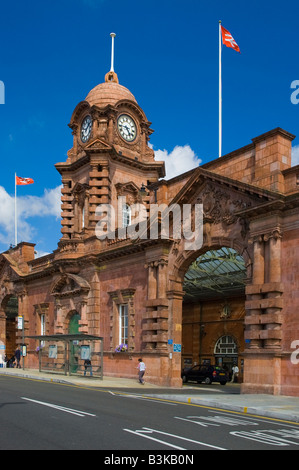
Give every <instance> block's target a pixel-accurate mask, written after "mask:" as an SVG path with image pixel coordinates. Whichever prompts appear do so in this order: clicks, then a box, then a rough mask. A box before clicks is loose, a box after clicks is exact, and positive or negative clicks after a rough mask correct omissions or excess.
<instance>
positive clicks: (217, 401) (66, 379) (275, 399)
mask: <svg viewBox="0 0 299 470" xmlns="http://www.w3.org/2000/svg"><path fill="white" fill-rule="evenodd" d="M1 375H8V376H12V377H22V378H28V379H35V380H41V381H48V382H52V383H61V384H68V385H74V386H79V387H87V388H93V389H108V390H109V391H110V390H115V389H117V390H119V391H123V392H124V393H126V390H127V391H128V392H129V390H130V393H134V394H136V395H139V396H140V395H141V396H143V397H147V398H158V399H164V400H172V401H176V402H181V403H189V404H194V405H201V406H206V407H212V408H218V409H222V410H229V411H236V412H241V413H244V414H247V415H256V416H262V417H267V418H275V419H281V420H287V421H292V422H295V423H299V397H287V396H274V395H261V394H259V395H255V394H236V393H231V394H228V393H222V392H219V393H210V394H209V393H207V391H206V390H205V391H203V389H197V388H195V387H192V388H189V389H187V388H185V387H184V388H182V389H173V388H169V387H161V386H159V385H153V384H149V383H146V384H145V386H142V385H141V384H139V383H138V380H137V378H136V380H135V379H128V378H119V377H106V376H104V378H103V380H100V379H99V378H96V377H90V376H87V377H77V376H73V375H72V376H65V375H58V374H54V373H46V372H39V371H38V370H33V369H27V370H23V369H2V368H0V376H1ZM132 391H133V392H132ZM218 391H219V390H218Z"/></svg>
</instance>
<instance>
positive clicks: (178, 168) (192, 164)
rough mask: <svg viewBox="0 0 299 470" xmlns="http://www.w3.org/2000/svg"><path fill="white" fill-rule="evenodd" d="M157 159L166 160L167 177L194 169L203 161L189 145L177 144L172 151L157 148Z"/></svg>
mask: <svg viewBox="0 0 299 470" xmlns="http://www.w3.org/2000/svg"><path fill="white" fill-rule="evenodd" d="M155 160H157V161H165V167H166V179H170V178H173V177H174V176H178V175H180V174H182V173H185V172H186V171H189V170H192V169H193V168H196V167H198V165H199V164H200V163H201V160H200V159H199V158H198V157H197V155H195V153H194V151H193V150H192V149H191V147H190V146H189V145H184V146H183V147H182V146H179V145H177V146H176V147H175V148H174V149H173V151H172V152H170V153H168V151H167V150H156V151H155Z"/></svg>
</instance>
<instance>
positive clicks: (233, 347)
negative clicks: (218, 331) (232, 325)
mask: <svg viewBox="0 0 299 470" xmlns="http://www.w3.org/2000/svg"><path fill="white" fill-rule="evenodd" d="M214 356H215V363H216V365H217V366H219V367H223V368H224V369H226V370H227V371H228V372H229V373H230V374H231V373H232V368H233V366H234V365H235V364H238V362H239V361H238V359H239V357H238V345H237V342H236V340H235V338H234V337H233V336H230V335H224V336H221V338H219V339H218V341H217V342H216V344H215V348H214Z"/></svg>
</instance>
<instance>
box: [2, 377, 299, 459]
mask: <svg viewBox="0 0 299 470" xmlns="http://www.w3.org/2000/svg"><path fill="white" fill-rule="evenodd" d="M0 423H1V438H0V450H102V451H105V452H104V453H101V455H102V457H101V458H102V459H108V460H107V461H104V463H110V464H112V463H114V464H115V463H116V464H120V463H124V462H121V461H117V462H116V461H115V459H121V458H130V459H132V460H130V461H126V462H125V463H126V464H129V465H130V466H132V467H135V466H138V465H139V464H141V463H142V464H143V465H144V463H160V464H161V463H164V464H171V463H172V464H174V463H178V462H175V461H174V460H173V461H172V462H171V461H166V462H157V461H156V462H154V461H152V462H148V459H149V458H150V456H152V457H151V458H153V459H154V458H162V457H161V456H162V455H164V454H163V453H166V454H165V455H166V456H167V455H168V456H170V457H171V456H172V458H173V459H174V458H181V459H187V457H188V458H189V459H197V458H198V455H199V453H198V451H199V450H294V449H298V446H299V425H298V424H296V423H294V424H292V423H290V422H283V421H281V420H275V419H269V418H268V419H267V418H262V417H257V416H250V415H244V414H241V413H235V412H228V411H225V410H219V409H213V408H207V407H203V406H199V405H191V404H187V403H186V404H183V403H177V402H172V401H169V400H161V399H154V398H150V397H142V396H141V395H137V394H136V392H135V393H134V394H133V393H130V392H124V391H117V390H113V391H112V390H111V391H108V390H105V389H102V390H99V389H98V390H94V389H87V388H83V387H82V388H80V387H75V386H72V385H64V384H55V383H45V382H39V381H34V380H28V379H19V378H15V377H7V376H0ZM138 451H144V452H141V453H140V452H138ZM186 451H187V452H186ZM125 456H126V457H125ZM159 456H160V457H159ZM170 457H169V458H170ZM134 458H135V459H137V460H136V461H135V460H133V459H134ZM163 458H164V457H163ZM138 459H139V460H138ZM181 463H186V464H188V463H192V462H191V461H189V462H188V461H187V462H185V461H184V462H183V461H182V462H181ZM193 463H195V461H193Z"/></svg>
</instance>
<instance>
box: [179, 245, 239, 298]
mask: <svg viewBox="0 0 299 470" xmlns="http://www.w3.org/2000/svg"><path fill="white" fill-rule="evenodd" d="M245 284H246V267H245V262H244V259H243V257H242V256H240V255H239V254H238V253H237V252H236V251H235V250H234V249H232V248H226V247H223V248H221V249H219V250H211V251H208V252H206V253H205V254H203V255H201V256H199V258H197V259H196V260H195V261H194V262H193V263H192V264H191V265H190V267H189V269H188V271H187V273H186V275H185V279H184V286H183V289H184V291H185V292H186V294H185V298H184V300H186V301H189V302H195V301H199V300H207V299H209V298H215V297H222V298H225V297H229V296H230V295H238V294H239V293H240V294H243V293H244V289H245Z"/></svg>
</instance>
